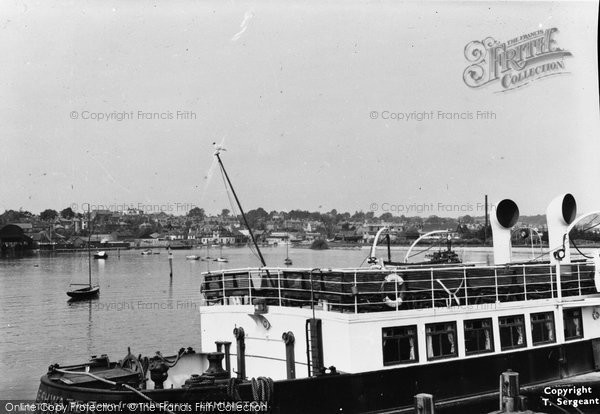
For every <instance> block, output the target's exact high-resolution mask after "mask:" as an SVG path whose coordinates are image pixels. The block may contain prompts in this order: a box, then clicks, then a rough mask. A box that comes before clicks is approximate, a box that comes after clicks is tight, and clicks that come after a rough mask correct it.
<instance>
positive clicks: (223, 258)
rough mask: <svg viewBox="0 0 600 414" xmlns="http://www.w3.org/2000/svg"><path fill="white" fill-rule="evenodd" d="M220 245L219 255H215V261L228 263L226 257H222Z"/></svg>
mask: <svg viewBox="0 0 600 414" xmlns="http://www.w3.org/2000/svg"><path fill="white" fill-rule="evenodd" d="M220 246H221V250H220V252H219V253H220V254H219V257H217V258H216V259H215V262H221V263H229V260H228V259H227V258H226V257H223V244H221V245H220Z"/></svg>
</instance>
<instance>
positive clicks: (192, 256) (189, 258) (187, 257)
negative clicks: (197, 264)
mask: <svg viewBox="0 0 600 414" xmlns="http://www.w3.org/2000/svg"><path fill="white" fill-rule="evenodd" d="M185 258H186V260H200V256H198V255H196V254H190V255H189V256H185Z"/></svg>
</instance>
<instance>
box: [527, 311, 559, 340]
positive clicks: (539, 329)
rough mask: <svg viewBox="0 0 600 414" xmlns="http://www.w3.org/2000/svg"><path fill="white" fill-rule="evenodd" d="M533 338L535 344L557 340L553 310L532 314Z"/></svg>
mask: <svg viewBox="0 0 600 414" xmlns="http://www.w3.org/2000/svg"><path fill="white" fill-rule="evenodd" d="M531 339H532V341H533V344H534V345H541V344H549V343H552V342H555V335H554V313H553V312H541V313H532V314H531Z"/></svg>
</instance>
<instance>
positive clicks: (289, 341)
mask: <svg viewBox="0 0 600 414" xmlns="http://www.w3.org/2000/svg"><path fill="white" fill-rule="evenodd" d="M281 339H283V343H285V366H286V370H287V379H294V378H296V356H295V355H294V342H296V339H295V338H294V334H293V333H292V332H291V331H290V332H284V333H283V335H281Z"/></svg>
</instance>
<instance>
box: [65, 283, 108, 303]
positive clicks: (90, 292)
mask: <svg viewBox="0 0 600 414" xmlns="http://www.w3.org/2000/svg"><path fill="white" fill-rule="evenodd" d="M99 292H100V288H99V287H98V286H88V285H86V287H84V288H81V289H73V290H69V291H67V296H69V297H70V298H72V299H75V300H77V299H89V298H93V297H96V296H98V293H99Z"/></svg>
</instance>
